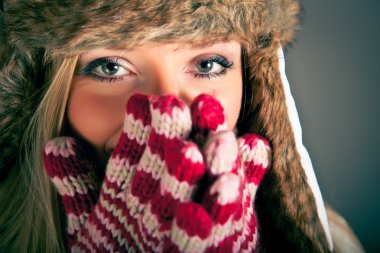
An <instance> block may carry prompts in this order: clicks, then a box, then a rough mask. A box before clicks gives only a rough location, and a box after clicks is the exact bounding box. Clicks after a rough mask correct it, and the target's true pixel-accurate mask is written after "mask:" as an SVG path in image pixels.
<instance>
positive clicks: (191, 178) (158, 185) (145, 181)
mask: <svg viewBox="0 0 380 253" xmlns="http://www.w3.org/2000/svg"><path fill="white" fill-rule="evenodd" d="M197 101H198V102H195V104H197V106H195V108H204V106H202V105H204V104H205V103H204V102H205V101H206V100H205V99H198V100H197ZM206 104H207V103H206ZM193 108H194V107H193ZM195 111H196V110H193V119H194V122H198V123H196V124H195V127H193V130H194V129H198V130H199V132H202V133H206V132H207V131H211V132H213V131H215V130H216V129H214V128H213V127H214V126H215V124H208V125H207V124H206V125H205V124H202V123H201V122H202V120H197V119H196V118H195V117H194V115H195V114H197V113H196V112H195ZM221 112H222V113H223V111H222V110H221ZM208 115H210V114H208ZM216 115H219V116H221V114H220V113H216ZM219 116H218V117H219ZM222 116H224V115H222ZM218 117H217V118H218ZM206 118H208V119H211V121H212V119H213V118H212V117H206ZM219 118H220V117H219ZM201 119H202V117H201ZM211 121H210V120H208V122H209V123H210V122H211ZM206 122H207V120H206ZM221 123H222V124H219V125H225V124H224V121H221ZM217 125H218V124H217ZM190 130H191V119H190V113H189V109H188V108H187V107H186V106H185V105H184V104H183V103H182V102H181V101H179V100H177V99H175V98H174V97H171V96H162V97H158V96H150V97H147V96H143V95H136V96H133V97H132V98H130V100H129V101H128V104H127V114H126V120H125V125H124V128H123V133H122V135H121V137H120V140H119V143H118V144H117V146H116V147H115V149H114V151H113V153H112V155H111V158H110V160H109V163H108V165H107V169H106V175H105V178H104V181H103V184H102V187H101V190H100V196H98V192H99V191H98V190H97V183H96V182H95V176H94V165H93V164H92V163H91V161H90V160H88V159H87V158H86V157H85V155H84V152H83V151H82V150H81V149H80V147H79V145H77V143H76V141H75V140H73V139H72V138H68V137H60V138H56V139H54V140H52V141H50V142H49V143H48V144H47V145H46V148H45V154H44V161H45V167H46V171H47V173H48V174H49V176H50V177H51V179H52V182H53V183H54V185H55V186H56V188H57V190H58V192H59V193H60V195H61V197H62V203H63V205H64V207H65V210H66V213H67V217H68V247H69V249H70V250H71V251H74V252H76V251H86V252H104V251H109V252H114V251H126V250H127V249H135V250H140V251H149V252H166V251H187V252H199V251H203V250H205V249H209V250H210V251H213V250H215V249H217V248H218V247H222V249H223V248H224V249H225V250H229V249H232V248H231V247H232V245H234V250H236V249H239V248H247V249H249V248H250V247H251V248H254V244H255V239H254V238H256V234H257V233H256V224H255V217H254V215H253V213H252V202H253V196H254V191H255V188H256V186H257V185H258V183H259V181H260V180H261V177H262V175H263V173H262V172H263V171H264V170H265V169H266V167H267V166H268V162H267V164H266V166H264V165H265V164H264V163H260V161H259V162H257V159H256V157H257V155H256V157H255V154H256V153H257V152H256V151H255V152H253V150H255V147H258V146H260V145H257V143H259V141H258V140H259V139H258V138H251V139H249V138H248V139H247V138H246V139H243V141H241V142H240V150H241V152H240V153H241V154H243V156H242V158H243V160H244V162H243V163H240V162H239V161H240V158H239V157H240V156H238V155H237V154H238V152H237V151H236V152H232V153H233V154H235V155H232V156H231V157H232V159H227V160H228V161H227V163H226V164H228V165H227V166H224V167H223V166H221V165H223V164H224V160H223V159H222V160H221V161H218V158H215V155H220V151H217V150H220V147H222V149H221V150H223V149H225V148H226V147H227V146H224V148H223V145H219V143H220V141H221V140H222V139H223V138H225V137H224V136H227V135H228V133H222V134H217V135H216V137H214V138H209V139H210V140H209V141H208V143H209V144H206V145H205V154H206V155H205V157H206V161H207V162H206V164H207V165H208V168H207V176H204V172H205V169H206V166H205V163H204V162H203V156H202V154H201V152H200V151H199V149H198V147H197V145H196V144H195V143H193V142H191V141H185V139H186V138H187V136H188V135H189V132H190ZM229 134H230V133H229ZM210 136H211V135H210ZM220 136H222V137H220ZM229 136H230V137H229V138H230V139H231V140H232V141H231V142H225V143H227V145H228V146H229V145H232V143H235V145H236V146H235V147H237V144H236V139H235V138H234V137H233V136H231V135H229ZM246 140H248V141H246ZM252 140H254V141H252ZM233 141H235V142H233ZM260 141H262V140H261V139H260ZM263 143H265V145H264V146H263V147H264V148H265V149H263V150H261V151H263V155H262V156H260V155H259V156H258V157H259V158H263V157H264V158H266V160H265V159H264V160H265V161H269V160H268V159H269V157H268V148H267V147H268V146H267V143H266V142H263ZM256 149H257V148H256ZM210 150H211V151H210ZM234 150H237V148H236V149H234ZM264 151H265V152H264ZM255 159H256V160H255ZM219 160H220V159H219ZM220 162H222V163H223V164H221V163H220ZM224 165H225V164H224ZM242 165H245V166H242ZM222 167H223V168H224V169H222ZM244 168H246V169H244ZM257 175H258V176H257ZM202 176H203V178H206V181H205V184H209V185H211V188H210V189H209V190H208V191H207V192H206V194H202V193H199V191H198V190H197V189H196V187H195V186H196V185H197V183H198V181H199V180H200V178H201V177H202ZM202 180H203V179H202ZM199 188H201V187H199ZM227 188H231V189H232V190H231V191H228V192H227V191H226V190H225V189H227ZM223 189H224V190H223ZM196 193H197V194H198V195H201V198H203V202H202V203H199V204H196V203H195V202H194V201H193V199H194V197H195V196H194V195H195V194H196ZM230 193H232V195H231V194H230ZM221 199H222V200H221ZM226 201H227V202H226ZM173 220H174V222H173ZM225 224H227V225H225ZM194 238H195V239H194ZM194 240H195V243H194ZM198 242H199V243H198ZM250 245H251V246H250Z"/></svg>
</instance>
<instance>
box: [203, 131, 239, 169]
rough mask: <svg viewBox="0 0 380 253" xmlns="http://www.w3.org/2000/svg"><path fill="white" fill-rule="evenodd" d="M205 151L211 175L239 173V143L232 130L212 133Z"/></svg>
mask: <svg viewBox="0 0 380 253" xmlns="http://www.w3.org/2000/svg"><path fill="white" fill-rule="evenodd" d="M203 153H204V155H205V160H206V165H207V170H208V173H209V175H210V176H211V177H215V176H219V175H221V174H223V173H229V172H235V173H237V169H238V166H239V165H240V160H239V155H238V144H237V141H236V138H235V134H234V133H233V132H232V131H221V132H218V133H210V134H209V136H208V139H207V142H206V144H205V146H204V148H203Z"/></svg>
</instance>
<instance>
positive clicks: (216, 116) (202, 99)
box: [191, 94, 227, 147]
mask: <svg viewBox="0 0 380 253" xmlns="http://www.w3.org/2000/svg"><path fill="white" fill-rule="evenodd" d="M191 118H192V121H193V130H192V138H193V139H194V140H195V142H196V143H198V144H199V146H201V147H202V146H203V144H204V142H205V139H206V138H207V135H208V133H209V132H210V131H211V132H216V131H222V130H226V129H227V123H226V117H225V113H224V109H223V107H222V105H221V104H220V103H219V101H218V100H216V99H215V98H213V97H212V96H210V95H206V94H201V95H199V96H198V97H196V98H195V99H194V100H193V102H192V104H191Z"/></svg>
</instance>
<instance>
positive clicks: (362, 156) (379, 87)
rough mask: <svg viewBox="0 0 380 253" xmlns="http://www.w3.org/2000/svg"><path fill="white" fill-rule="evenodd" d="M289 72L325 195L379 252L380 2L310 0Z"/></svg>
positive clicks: (365, 242) (288, 58) (290, 55)
mask: <svg viewBox="0 0 380 253" xmlns="http://www.w3.org/2000/svg"><path fill="white" fill-rule="evenodd" d="M303 7H304V15H303V22H302V26H301V31H300V32H299V34H298V40H297V42H296V43H295V44H294V45H293V47H292V48H289V50H288V51H287V52H286V54H285V55H286V72H287V75H288V79H289V82H290V85H291V89H292V93H293V95H294V99H295V100H296V104H297V109H298V111H299V114H300V119H301V124H302V127H303V138H304V144H305V146H306V148H307V149H308V150H309V153H310V156H311V159H312V161H313V164H314V169H315V171H316V175H317V178H318V181H319V184H320V187H321V191H322V195H323V197H324V199H325V201H326V202H328V203H330V204H331V205H332V206H333V207H334V208H335V209H336V210H337V211H338V212H339V213H340V214H342V215H343V216H344V217H345V218H346V219H347V221H348V223H349V224H350V225H351V227H352V228H353V230H354V231H355V233H356V234H357V236H358V237H359V239H360V241H361V242H362V244H363V246H364V248H365V250H366V251H367V252H380V148H379V144H380V133H379V130H380V64H379V61H380V1H379V0H364V1H359V0H356V1H354V0H317V1H316V0H305V1H303Z"/></svg>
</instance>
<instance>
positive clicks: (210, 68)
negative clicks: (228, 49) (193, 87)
mask: <svg viewBox="0 0 380 253" xmlns="http://www.w3.org/2000/svg"><path fill="white" fill-rule="evenodd" d="M232 64H233V63H232V62H229V61H228V60H227V59H226V58H224V57H223V56H219V55H217V56H214V57H211V58H208V59H202V60H200V61H198V62H197V64H196V65H195V67H196V69H195V70H193V71H192V73H194V77H196V78H209V79H211V78H214V77H218V76H221V75H224V74H226V73H227V70H228V69H229V68H231V66H232Z"/></svg>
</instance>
